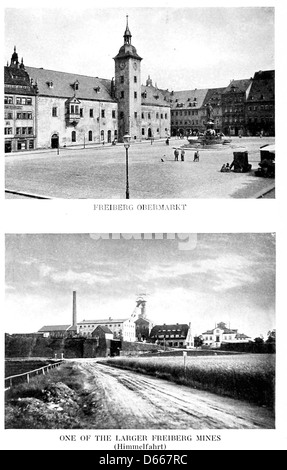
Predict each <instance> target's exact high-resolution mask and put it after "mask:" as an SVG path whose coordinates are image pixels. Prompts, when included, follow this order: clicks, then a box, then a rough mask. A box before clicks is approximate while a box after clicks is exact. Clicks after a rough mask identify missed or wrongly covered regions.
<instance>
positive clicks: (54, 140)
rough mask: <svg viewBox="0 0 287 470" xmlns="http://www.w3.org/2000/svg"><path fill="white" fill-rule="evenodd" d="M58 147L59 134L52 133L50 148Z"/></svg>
mask: <svg viewBox="0 0 287 470" xmlns="http://www.w3.org/2000/svg"><path fill="white" fill-rule="evenodd" d="M58 147H59V136H58V134H53V135H52V137H51V148H52V149H57V148H58Z"/></svg>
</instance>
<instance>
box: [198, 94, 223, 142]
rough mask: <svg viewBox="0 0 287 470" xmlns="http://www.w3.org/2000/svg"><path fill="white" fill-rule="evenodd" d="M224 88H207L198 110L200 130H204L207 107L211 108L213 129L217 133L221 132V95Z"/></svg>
mask: <svg viewBox="0 0 287 470" xmlns="http://www.w3.org/2000/svg"><path fill="white" fill-rule="evenodd" d="M224 90H225V88H209V89H208V90H207V93H206V95H205V98H204V100H203V104H202V107H201V109H200V110H199V120H200V128H201V129H205V125H206V122H207V110H206V108H207V105H210V106H211V108H212V111H211V118H212V119H213V121H214V129H215V131H216V132H217V133H220V132H222V93H223V92H224Z"/></svg>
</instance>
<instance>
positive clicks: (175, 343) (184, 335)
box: [150, 323, 194, 349]
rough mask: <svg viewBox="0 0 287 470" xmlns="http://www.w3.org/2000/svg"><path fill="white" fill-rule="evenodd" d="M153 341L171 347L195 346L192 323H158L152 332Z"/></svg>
mask: <svg viewBox="0 0 287 470" xmlns="http://www.w3.org/2000/svg"><path fill="white" fill-rule="evenodd" d="M150 339H151V341H152V342H154V343H155V342H157V344H159V345H160V346H168V347H170V348H187V349H189V348H193V347H194V341H193V335H192V331H191V324H189V325H187V324H185V323H184V324H182V323H176V324H173V325H166V324H163V325H156V326H154V327H153V329H152V330H151V333H150Z"/></svg>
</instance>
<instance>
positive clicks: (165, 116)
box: [164, 111, 190, 119]
mask: <svg viewBox="0 0 287 470" xmlns="http://www.w3.org/2000/svg"><path fill="white" fill-rule="evenodd" d="M188 114H190V111H188ZM164 118H165V119H167V113H165V115H164Z"/></svg>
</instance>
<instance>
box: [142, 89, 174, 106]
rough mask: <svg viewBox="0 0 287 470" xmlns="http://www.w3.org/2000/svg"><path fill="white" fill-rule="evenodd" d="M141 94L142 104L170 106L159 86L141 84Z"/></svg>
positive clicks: (164, 92)
mask: <svg viewBox="0 0 287 470" xmlns="http://www.w3.org/2000/svg"><path fill="white" fill-rule="evenodd" d="M141 94H142V96H141V104H142V105H151V106H168V107H170V103H169V99H168V97H167V94H166V91H164V90H160V89H159V88H156V87H154V86H153V85H148V86H147V85H142V87H141Z"/></svg>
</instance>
